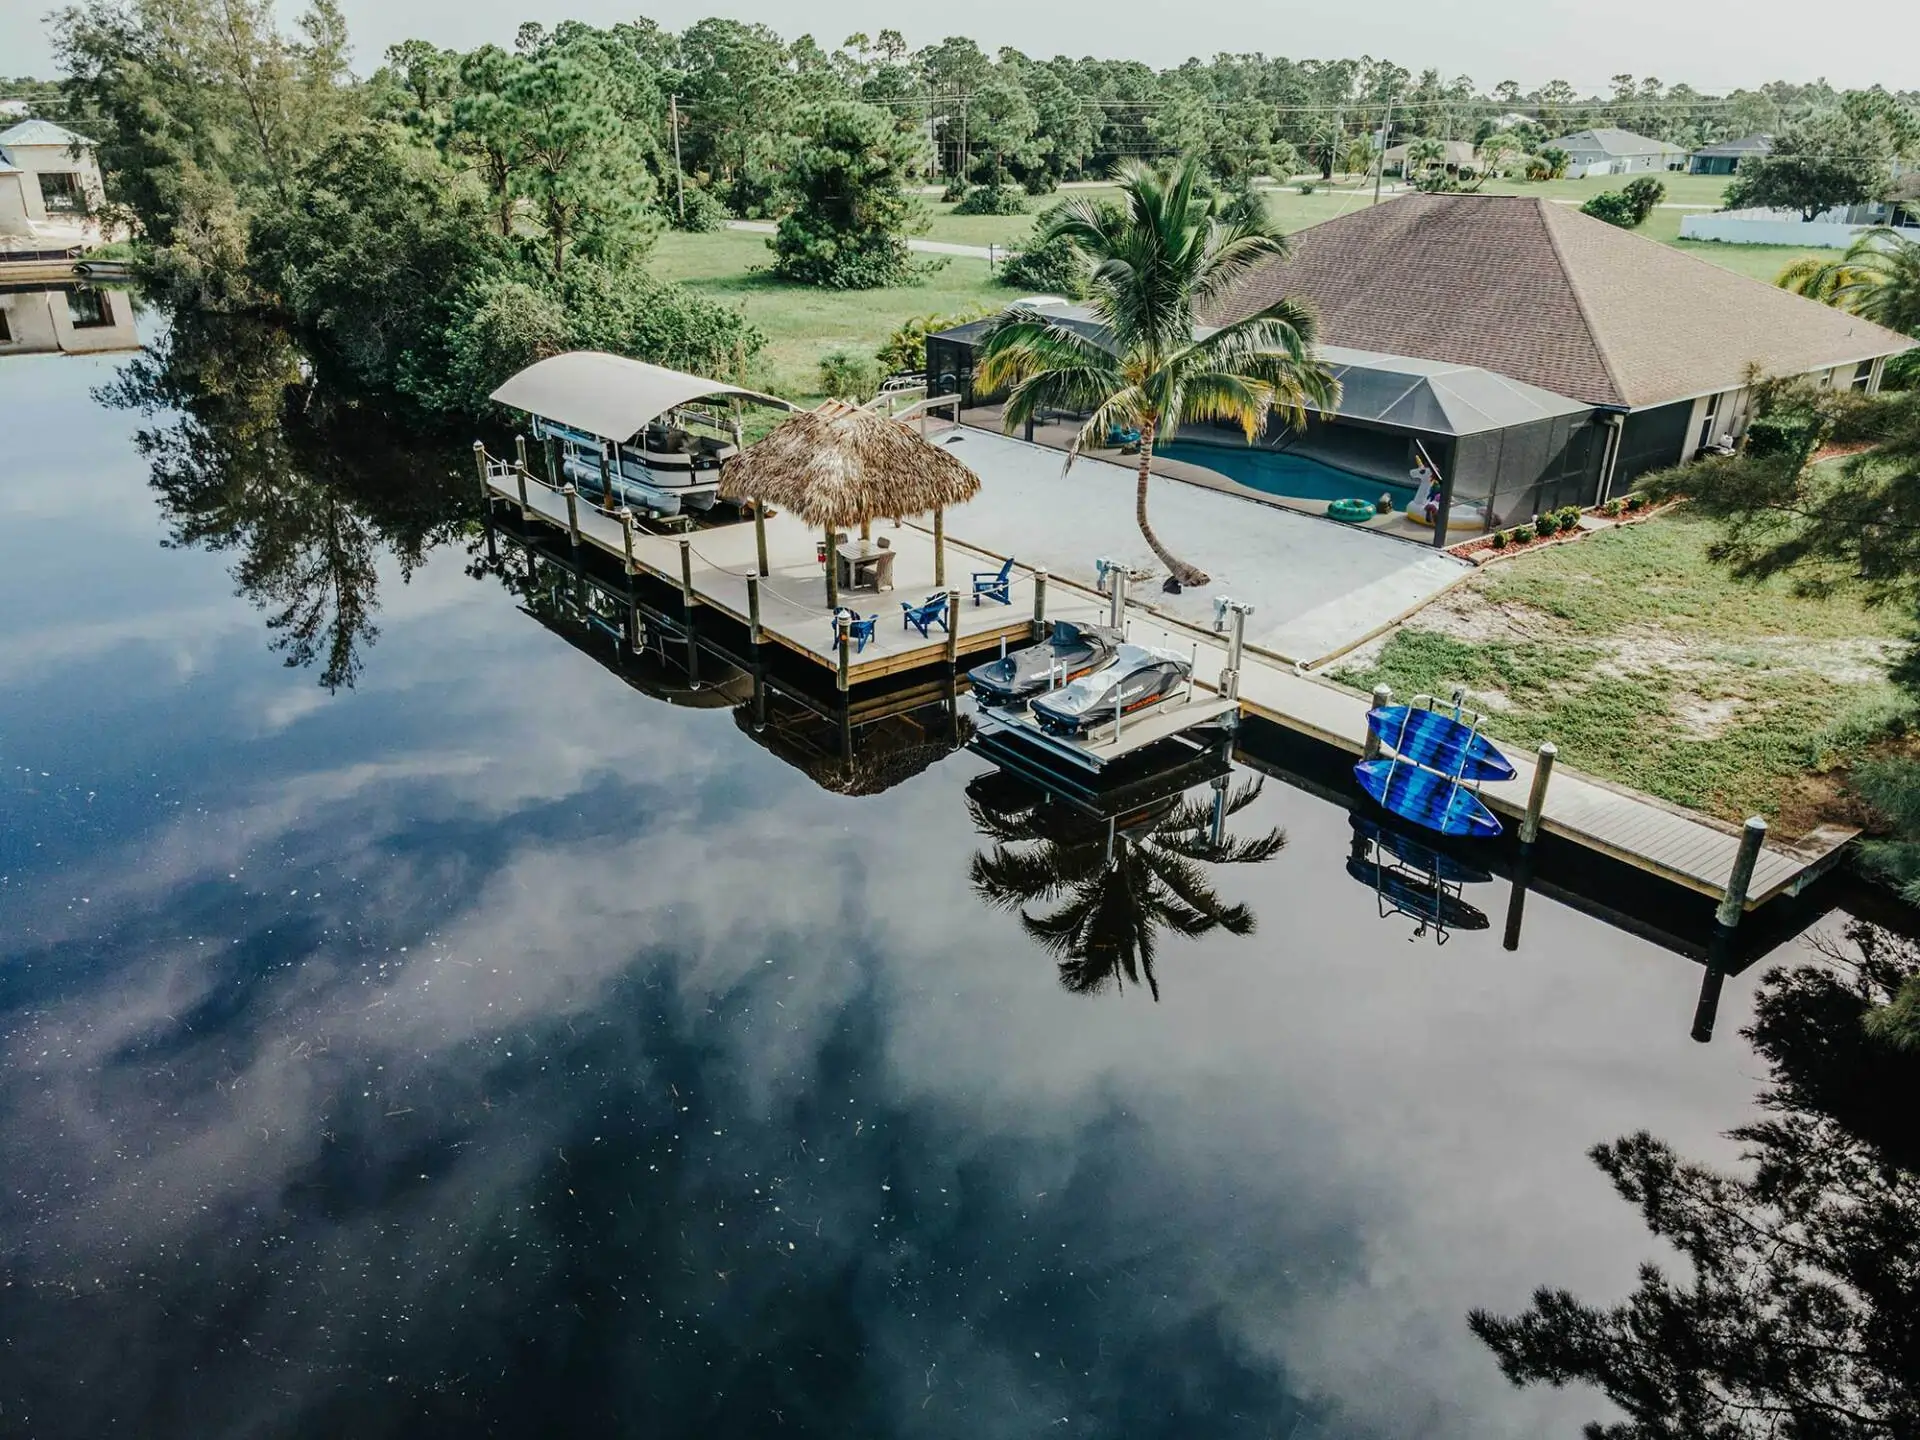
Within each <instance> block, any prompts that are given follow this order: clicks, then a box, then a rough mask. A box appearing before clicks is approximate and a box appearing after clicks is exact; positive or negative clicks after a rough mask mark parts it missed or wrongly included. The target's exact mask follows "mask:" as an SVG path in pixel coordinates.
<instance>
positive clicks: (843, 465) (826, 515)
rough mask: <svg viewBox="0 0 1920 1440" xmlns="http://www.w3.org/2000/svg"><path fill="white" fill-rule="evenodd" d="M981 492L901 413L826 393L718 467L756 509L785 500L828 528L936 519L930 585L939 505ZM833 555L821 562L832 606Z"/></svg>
mask: <svg viewBox="0 0 1920 1440" xmlns="http://www.w3.org/2000/svg"><path fill="white" fill-rule="evenodd" d="M979 493H980V477H979V476H978V475H976V474H974V473H973V471H971V470H969V469H968V468H967V467H966V466H965V465H964V464H962V463H961V462H960V461H959V460H957V459H956V458H954V456H953V455H951V454H949V453H948V452H947V451H946V450H944V449H942V448H941V447H940V446H938V445H934V444H931V443H929V442H928V441H927V439H926V438H925V437H924V436H922V435H920V434H918V433H916V432H915V431H914V430H913V429H911V428H909V427H908V426H907V425H904V424H902V423H901V422H900V421H898V420H893V419H889V418H888V417H887V416H885V415H880V414H877V413H875V412H874V411H872V410H862V409H859V408H857V407H855V406H852V405H849V404H847V403H846V402H845V401H841V400H829V401H827V402H825V403H824V404H823V405H821V406H820V408H819V409H817V410H809V411H807V412H805V413H804V414H801V415H796V416H795V417H794V418H793V419H791V420H789V421H787V422H786V423H785V424H784V425H782V426H780V427H779V428H778V429H777V430H774V431H773V432H772V433H770V434H768V435H766V436H765V437H763V438H762V439H759V440H756V441H755V442H754V443H753V444H752V445H750V446H748V447H747V448H746V449H745V450H742V451H741V452H740V453H739V454H738V455H735V456H734V457H733V458H732V459H730V460H728V461H727V462H726V463H725V464H724V465H723V466H721V468H720V495H721V498H722V499H726V500H736V501H738V500H752V501H754V502H756V503H755V506H754V510H755V514H756V515H758V514H759V513H760V512H761V511H762V510H764V508H765V507H766V506H768V505H773V506H783V507H785V508H786V509H787V510H790V511H791V512H793V514H795V515H797V516H799V517H800V518H801V519H802V520H804V521H806V522H807V523H808V524H809V525H817V526H819V527H820V528H821V529H823V530H825V531H826V533H827V544H828V547H829V550H830V551H831V549H832V548H833V546H834V535H835V532H836V531H838V530H840V529H844V528H850V527H852V526H856V525H866V524H868V523H869V522H871V521H873V520H877V519H882V518H893V519H898V518H899V517H901V516H903V515H924V514H927V513H928V512H929V511H931V512H932V514H933V517H934V545H935V567H936V571H937V573H936V576H935V579H936V582H937V583H943V582H944V580H945V571H946V566H945V563H944V562H945V555H944V538H945V525H944V519H943V512H944V511H945V509H946V507H947V506H949V505H960V504H964V503H965V502H966V501H968V500H971V499H972V498H973V497H974V496H975V495H977V494H979ZM836 568H837V567H836V562H835V560H834V558H833V556H832V554H831V553H830V554H829V555H828V559H827V586H828V599H829V603H830V604H837V603H838V598H839V586H838V583H837V575H836Z"/></svg>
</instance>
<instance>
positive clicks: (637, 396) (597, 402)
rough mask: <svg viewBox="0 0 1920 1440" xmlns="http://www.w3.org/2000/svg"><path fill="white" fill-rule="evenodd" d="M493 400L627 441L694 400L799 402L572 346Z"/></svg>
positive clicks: (782, 406)
mask: <svg viewBox="0 0 1920 1440" xmlns="http://www.w3.org/2000/svg"><path fill="white" fill-rule="evenodd" d="M492 398H493V400H494V401H495V402H496V403H498V404H501V405H505V406H507V407H508V408H509V409H513V410H524V411H525V412H526V413H528V414H529V415H536V416H538V417H540V418H541V419H543V420H551V421H553V422H555V423H556V424H559V425H564V426H566V427H567V428H568V429H571V430H577V431H580V432H582V433H584V434H587V435H593V436H598V437H599V438H601V439H603V440H613V441H617V442H619V443H622V444H624V443H626V442H627V441H629V440H631V439H632V438H633V437H634V436H635V435H637V434H638V433H639V432H640V431H641V430H643V429H644V428H645V427H646V426H647V424H648V423H649V422H650V421H653V420H656V419H658V418H659V417H660V416H662V415H664V414H666V413H667V412H668V411H669V410H674V409H677V408H679V407H680V406H682V405H687V404H691V403H692V402H693V401H695V400H747V401H751V402H752V403H754V404H756V405H771V406H773V407H774V408H775V409H779V410H797V409H798V408H799V407H798V406H797V405H794V404H792V403H791V402H789V401H786V400H782V399H780V398H779V397H778V396H777V395H767V394H763V393H762V392H761V391H758V390H744V389H742V388H740V387H739V386H737V385H727V384H724V383H723V382H721V381H719V380H709V379H706V378H705V377H703V376H699V375H689V374H687V373H686V372H685V371H681V370H669V369H667V368H666V367H665V366H664V365H649V364H647V363H646V362H645V361H644V360H629V359H627V358H626V357H625V356H624V355H609V354H607V353H606V352H604V351H601V350H569V351H567V352H566V353H565V354H564V355H553V356H549V357H548V358H547V359H545V360H541V361H537V362H536V363H534V364H532V365H529V366H528V367H527V368H526V369H524V370H522V371H521V372H520V373H519V374H517V375H515V376H513V377H512V378H511V379H509V380H508V381H507V382H506V383H505V384H504V385H502V386H501V387H500V388H499V389H498V390H495V391H494V392H493V396H492Z"/></svg>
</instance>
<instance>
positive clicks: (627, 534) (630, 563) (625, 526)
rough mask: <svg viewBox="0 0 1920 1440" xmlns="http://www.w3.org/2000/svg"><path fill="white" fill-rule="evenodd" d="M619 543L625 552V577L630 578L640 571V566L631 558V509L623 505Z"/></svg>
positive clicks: (621, 508)
mask: <svg viewBox="0 0 1920 1440" xmlns="http://www.w3.org/2000/svg"><path fill="white" fill-rule="evenodd" d="M620 543H621V545H622V546H623V547H624V548H625V550H626V554H627V578H628V579H632V578H633V576H635V575H637V574H639V573H640V567H639V566H638V565H637V564H635V563H634V559H633V511H631V510H629V509H628V508H627V507H626V506H625V505H622V506H621V507H620Z"/></svg>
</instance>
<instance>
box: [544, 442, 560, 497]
mask: <svg viewBox="0 0 1920 1440" xmlns="http://www.w3.org/2000/svg"><path fill="white" fill-rule="evenodd" d="M540 453H541V454H543V455H545V456H546V457H547V488H548V489H550V490H558V489H559V488H560V447H559V446H557V445H555V444H554V443H553V436H551V435H549V436H547V438H546V440H545V441H544V442H543V443H542V444H541V446H540Z"/></svg>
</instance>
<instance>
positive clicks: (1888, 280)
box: [1774, 225, 1920, 335]
mask: <svg viewBox="0 0 1920 1440" xmlns="http://www.w3.org/2000/svg"><path fill="white" fill-rule="evenodd" d="M1774 283H1775V284H1776V285H1778V286H1780V288H1781V289H1783V290H1791V291H1793V292H1794V294H1796V295H1805V296H1806V297H1807V298H1808V299H1809V300H1818V301H1820V302H1821V303H1822V304H1824V305H1831V306H1833V307H1834V308H1835V309H1837V310H1845V311H1848V312H1849V313H1851V314H1854V315H1858V316H1860V317H1861V319H1863V320H1871V321H1873V322H1874V323H1875V324H1876V325H1884V326H1886V327H1887V328H1888V329H1889V330H1898V331H1900V332H1901V333H1903V334H1906V335H1920V241H1915V240H1909V239H1907V238H1906V237H1904V236H1902V235H1898V234H1895V233H1894V232H1893V231H1892V230H1890V229H1888V228H1887V227H1886V226H1884V225H1882V226H1877V227H1876V228H1874V229H1872V230H1869V231H1867V232H1866V233H1864V234H1863V235H1861V236H1860V238H1859V239H1857V240H1855V241H1854V242H1853V244H1851V245H1849V246H1848V247H1847V248H1846V250H1845V251H1843V252H1842V253H1841V254H1840V255H1839V256H1838V257H1837V258H1835V259H1827V258H1824V257H1819V256H1813V255H1809V256H1807V257H1806V258H1805V259H1802V260H1796V261H1794V262H1793V263H1792V264H1791V265H1789V266H1787V268H1786V269H1784V270H1782V271H1781V272H1780V275H1779V278H1778V279H1776V280H1775V281H1774Z"/></svg>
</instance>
